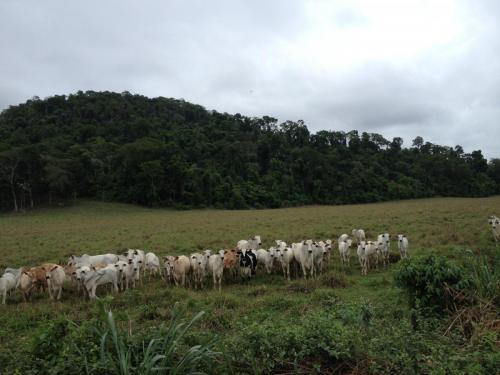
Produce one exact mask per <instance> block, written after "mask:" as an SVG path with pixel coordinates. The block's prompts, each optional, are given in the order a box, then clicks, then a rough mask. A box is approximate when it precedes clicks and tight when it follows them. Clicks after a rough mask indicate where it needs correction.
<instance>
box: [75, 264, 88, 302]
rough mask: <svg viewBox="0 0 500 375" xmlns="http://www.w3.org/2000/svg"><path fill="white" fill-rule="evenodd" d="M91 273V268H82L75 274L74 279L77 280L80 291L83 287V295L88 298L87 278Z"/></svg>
mask: <svg viewBox="0 0 500 375" xmlns="http://www.w3.org/2000/svg"><path fill="white" fill-rule="evenodd" d="M89 273H90V267H89V266H81V267H78V268H77V269H76V271H74V272H73V275H74V278H75V279H76V283H77V285H78V291H79V290H80V288H81V287H83V288H82V289H83V295H84V296H88V293H87V289H86V288H85V277H86V276H87V274H89Z"/></svg>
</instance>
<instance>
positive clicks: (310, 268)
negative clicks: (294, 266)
mask: <svg viewBox="0 0 500 375" xmlns="http://www.w3.org/2000/svg"><path fill="white" fill-rule="evenodd" d="M292 251H293V257H294V259H295V260H296V261H297V262H298V263H299V265H300V267H301V269H302V275H303V276H304V279H307V273H308V272H309V276H310V277H314V254H313V241H312V240H304V241H302V242H299V243H293V244H292Z"/></svg>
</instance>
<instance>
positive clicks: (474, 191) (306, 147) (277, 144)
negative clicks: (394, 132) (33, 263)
mask: <svg viewBox="0 0 500 375" xmlns="http://www.w3.org/2000/svg"><path fill="white" fill-rule="evenodd" d="M402 144H403V140H402V139H401V138H398V137H396V138H393V139H392V140H387V139H385V138H384V137H383V136H382V135H380V134H374V133H365V132H364V133H362V134H359V133H358V132H357V131H356V130H353V131H349V132H343V131H326V130H323V131H318V132H317V133H311V132H310V131H309V130H308V128H307V126H306V124H305V123H304V122H303V121H301V120H299V121H297V122H293V121H286V122H283V123H281V124H278V121H277V120H276V119H274V118H272V117H268V116H264V117H262V118H253V117H252V118H250V117H245V116H243V115H240V114H234V115H231V114H227V113H219V112H216V111H209V110H206V109H204V108H203V107H201V106H199V105H195V104H191V103H188V102H186V101H184V100H177V99H167V98H163V97H159V98H153V99H150V98H147V97H144V96H140V95H132V94H130V93H128V92H124V93H112V92H91V91H89V92H78V93H76V94H73V95H69V96H65V95H62V96H53V97H48V98H46V99H40V98H37V97H34V98H32V99H31V100H28V101H27V102H26V103H24V104H20V105H17V106H11V107H9V108H8V109H6V110H4V111H3V112H2V113H1V114H0V208H2V209H3V210H22V209H27V208H32V207H36V206H38V205H41V204H47V203H61V202H64V201H67V200H71V199H75V198H79V197H85V198H92V199H99V200H108V201H119V202H130V203H138V204H142V205H147V206H167V207H177V208H188V207H226V208H234V209H236V208H247V207H256V208H261V207H282V206H291V205H302V204H312V203H319V204H344V203H361V202H376V201H383V200H390V199H403V198H418V197H430V196H436V195H440V196H467V197H475V196H486V195H491V194H498V193H500V160H499V159H494V160H491V161H490V162H489V163H488V161H487V160H486V159H485V158H484V157H483V155H482V153H481V151H473V152H472V153H470V154H469V153H464V150H463V148H462V147H461V146H455V147H453V148H452V147H448V146H440V145H436V144H432V143H430V142H425V141H424V140H423V139H422V137H416V138H415V139H414V140H413V141H412V146H411V147H410V148H403V147H402Z"/></svg>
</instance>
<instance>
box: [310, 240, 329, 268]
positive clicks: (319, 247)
mask: <svg viewBox="0 0 500 375" xmlns="http://www.w3.org/2000/svg"><path fill="white" fill-rule="evenodd" d="M326 246H327V245H326V243H325V242H323V241H319V242H316V243H313V245H312V249H313V261H314V273H315V274H318V273H319V274H321V273H322V272H323V261H324V260H325V259H326V257H327V250H326Z"/></svg>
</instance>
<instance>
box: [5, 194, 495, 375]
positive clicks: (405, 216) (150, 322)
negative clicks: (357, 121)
mask: <svg viewBox="0 0 500 375" xmlns="http://www.w3.org/2000/svg"><path fill="white" fill-rule="evenodd" d="M494 213H496V214H497V215H499V214H500V197H491V198H477V199H464V198H435V199H422V200H410V201H400V202H389V203H380V204H367V205H346V206H308V207H298V208H288V209H276V210H245V211H225V210H191V211H172V210H164V209H147V208H141V207H136V206H130V205H123V204H113V203H99V202H90V201H81V202H78V203H76V204H74V205H72V206H70V207H67V208H59V209H42V210H37V211H34V212H29V213H26V214H18V215H10V214H8V215H6V214H4V215H0V241H1V242H0V243H1V245H0V270H2V269H3V268H4V267H18V266H22V265H37V264H40V263H41V262H45V261H52V262H60V261H65V260H66V258H67V256H68V255H70V254H83V253H88V254H95V253H103V252H113V251H118V249H121V248H124V247H130V248H141V249H144V250H147V251H153V252H155V253H157V254H158V255H167V254H183V253H185V254H187V253H190V252H193V251H194V250H198V249H206V248H210V249H213V250H218V249H220V248H228V247H231V246H234V245H235V244H236V242H237V241H238V240H239V239H243V238H247V237H248V236H249V235H253V234H259V235H261V237H262V239H263V245H264V247H265V248H268V247H269V246H271V244H272V242H273V241H274V240H275V239H282V240H285V241H287V242H288V243H290V242H294V241H297V240H300V239H305V238H314V239H328V238H331V239H335V238H337V237H338V236H339V235H340V234H342V233H350V230H351V229H352V228H363V229H365V231H366V232H367V236H368V238H370V239H375V238H376V235H377V234H378V233H381V232H389V233H391V234H397V233H404V234H406V235H407V236H408V238H409V241H410V255H415V254H427V253H440V254H443V255H446V256H449V257H451V258H454V257H456V256H459V255H461V254H463V250H464V249H472V250H473V251H474V252H475V253H481V252H491V251H493V249H494V243H493V240H492V237H491V233H490V232H489V229H488V226H487V217H488V216H489V215H491V214H494ZM391 247H392V252H393V253H394V254H396V253H397V246H396V243H395V242H393V243H392V246H391ZM354 253H355V251H354ZM395 267H396V266H395V265H391V267H390V268H389V269H388V270H381V271H376V272H372V273H369V274H368V276H366V277H362V276H361V275H360V271H359V265H358V264H357V259H355V257H353V259H352V263H351V269H350V270H348V271H347V272H344V271H342V270H341V267H340V264H339V258H338V252H337V249H336V247H334V251H333V258H332V263H331V264H330V265H329V266H328V267H327V269H326V271H325V275H323V276H322V277H321V278H320V279H318V280H314V281H308V282H304V281H303V280H296V281H292V282H291V283H290V284H289V283H287V282H285V281H284V280H283V279H282V277H281V275H277V274H276V275H270V276H267V275H265V276H264V275H258V276H257V278H255V279H253V280H252V281H251V282H250V283H249V285H241V284H239V283H238V282H236V281H233V280H231V281H229V282H227V281H226V282H224V283H223V290H222V294H219V293H218V292H214V291H212V290H211V284H209V282H208V280H207V284H206V285H207V287H208V288H207V289H206V290H205V291H202V292H200V291H193V290H184V289H172V288H167V287H165V286H164V285H163V283H162V282H161V281H160V280H155V281H149V282H148V281H146V282H145V283H144V285H143V286H141V287H139V288H137V289H135V290H132V291H128V292H125V293H123V294H119V295H117V296H115V297H114V298H112V299H111V298H110V299H106V303H107V306H109V307H110V308H111V309H112V310H114V311H115V312H116V314H117V318H118V320H119V321H120V322H121V323H123V324H124V325H125V326H126V325H128V324H131V326H132V327H133V328H132V329H134V330H138V329H148V327H150V328H151V329H152V328H153V327H156V326H157V325H158V324H159V323H160V322H163V321H165V320H166V319H167V318H168V316H169V311H170V310H171V308H172V306H173V304H174V303H175V301H180V303H181V305H182V307H183V309H184V310H185V312H186V314H188V315H189V314H192V313H194V312H197V311H200V310H205V311H206V312H207V315H206V318H204V320H203V321H202V322H201V326H200V327H198V328H197V331H196V332H197V334H199V335H201V336H213V335H217V336H218V337H219V338H220V340H221V344H220V345H221V347H226V346H227V345H230V344H229V343H230V342H231V340H233V339H234V340H236V339H237V337H239V336H238V335H239V334H240V332H239V329H238V322H239V321H240V320H241V319H242V318H243V317H244V319H246V322H249V323H251V322H259V321H261V320H262V319H265V320H268V321H269V320H271V321H272V319H277V320H278V319H279V320H281V321H282V320H283V319H291V320H292V321H293V319H294V318H293V317H294V316H296V315H297V314H299V315H301V314H304V313H306V312H311V311H312V312H314V311H316V310H322V309H325V308H326V307H325V306H328V305H325V303H334V304H339V305H342V304H359V303H369V304H370V305H372V306H373V308H374V309H375V312H376V313H377V314H380V319H382V318H383V316H384V313H385V312H386V311H393V310H394V309H395V308H397V309H399V310H401V309H402V310H403V314H405V312H404V311H406V308H405V307H403V306H404V303H403V302H402V299H401V295H400V292H399V290H398V289H397V288H395V287H394V286H393V281H392V274H393V271H394V269H395ZM344 273H345V277H344V276H343V280H345V281H346V282H347V287H346V288H336V287H335V286H336V285H335V284H334V283H333V282H332V281H331V280H332V278H334V276H335V275H339V274H344ZM98 294H99V293H98ZM101 295H102V294H101ZM325 301H327V302H325ZM328 301H330V302H328ZM331 301H335V302H331ZM97 309H98V307H97V305H96V304H92V303H89V302H85V301H81V300H80V298H79V297H77V295H76V293H75V292H74V291H73V290H69V291H67V290H66V291H65V292H64V293H63V298H62V302H60V303H54V302H49V301H48V300H47V299H46V298H45V297H42V296H38V297H35V299H34V301H33V302H32V303H30V304H28V305H25V304H23V303H22V302H21V298H20V296H19V295H15V296H13V297H11V298H9V299H8V303H7V305H6V306H0V316H1V319H0V363H2V362H1V361H4V362H3V363H4V365H5V361H7V362H9V361H15V359H16V358H21V357H19V356H22V355H23V352H24V351H27V350H29V349H30V347H31V346H30V345H31V339H32V337H33V332H37V330H41V329H43V327H44V326H45V325H46V324H47V323H48V322H50V321H51V320H53V319H54V318H56V317H61V316H64V317H67V318H69V319H71V320H72V321H75V322H77V323H78V322H81V321H84V320H88V319H91V318H94V317H95V316H96V315H97V314H98V311H97ZM384 319H385V318H384ZM7 342H8V343H10V344H9V345H7ZM5 366H7V365H5ZM8 366H11V367H8V368H13V367H12V366H14V365H13V364H12V363H9V365H8ZM14 367H15V366H14ZM1 368H2V364H0V369H1ZM242 371H243V370H242ZM1 372H2V371H0V373H1ZM243 372H244V371H243Z"/></svg>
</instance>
